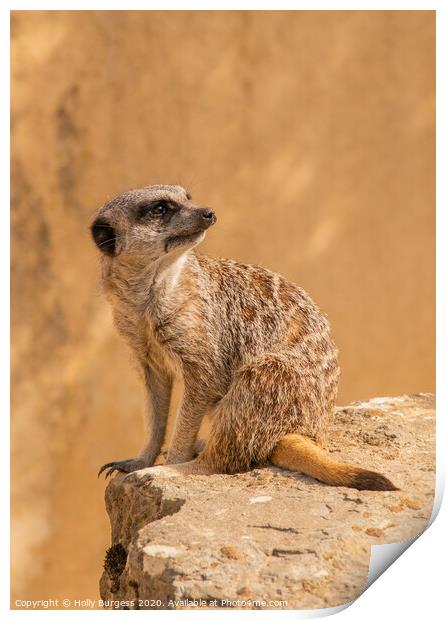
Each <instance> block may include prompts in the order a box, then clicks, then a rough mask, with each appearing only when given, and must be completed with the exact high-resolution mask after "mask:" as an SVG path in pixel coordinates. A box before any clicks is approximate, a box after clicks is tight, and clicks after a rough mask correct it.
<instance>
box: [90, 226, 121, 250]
mask: <svg viewBox="0 0 446 620" xmlns="http://www.w3.org/2000/svg"><path fill="white" fill-rule="evenodd" d="M91 234H92V236H93V239H94V242H95V243H96V245H97V246H98V248H99V249H100V250H101V252H104V254H107V255H108V256H115V255H116V241H117V240H118V237H117V234H116V230H115V228H114V227H113V226H112V225H111V224H109V223H108V222H107V221H106V220H104V219H102V218H98V219H97V220H96V221H94V222H93V224H92V225H91Z"/></svg>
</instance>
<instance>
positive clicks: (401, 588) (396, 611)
mask: <svg viewBox="0 0 446 620" xmlns="http://www.w3.org/2000/svg"><path fill="white" fill-rule="evenodd" d="M47 9H50V10H272V9H273V10H436V12H437V205H440V207H439V208H437V343H438V349H437V398H438V405H437V411H438V415H437V492H436V501H435V509H434V513H433V519H434V518H435V516H436V514H437V513H438V510H439V508H440V503H441V498H442V496H443V489H444V471H445V458H444V452H443V447H442V446H441V445H440V444H439V441H438V438H439V437H444V436H445V434H444V433H445V423H444V408H445V384H444V381H445V379H444V378H445V377H446V364H445V349H444V337H445V330H444V324H443V322H441V321H440V318H439V317H445V316H446V304H445V290H444V283H445V280H446V269H445V267H446V256H445V250H444V246H443V245H442V244H443V243H444V234H443V236H442V235H441V233H442V232H443V231H444V230H445V225H446V222H445V212H444V205H445V182H444V170H445V169H446V165H445V164H446V162H445V152H444V149H445V118H444V110H446V99H445V89H444V76H445V75H446V71H445V57H446V49H445V13H446V12H445V10H444V8H443V3H441V2H438V1H437V2H428V3H423V2H414V1H406V2H403V1H393V2H365V1H361V0H357V1H356V2H351V1H350V2H334V1H325V2H276V3H274V6H271V5H268V4H267V3H266V2H246V1H245V2H242V1H240V2H216V3H213V4H211V3H207V2H197V1H195V2H189V3H185V2H178V1H177V2H169V1H168V0H166V1H165V2H164V3H162V4H161V3H160V4H158V3H154V2H144V1H142V0H139V1H138V0H129V1H128V2H126V3H120V2H117V1H109V2H104V1H102V2H101V1H99V2H98V1H97V0H96V1H92V2H81V1H78V2H69V1H65V2H48V1H47V2H41V3H37V2H31V1H29V0H28V1H25V0H23V1H20V0H17V1H16V2H7V3H6V6H3V7H2V8H1V10H0V16H1V23H0V28H1V30H0V41H1V43H0V45H1V46H2V49H1V52H2V53H1V58H0V63H1V65H0V66H1V69H2V86H3V88H2V95H3V96H2V103H3V104H4V105H5V108H6V106H7V105H8V104H7V101H8V99H9V97H8V95H9V79H8V77H7V76H9V11H10V10H47ZM0 138H1V145H2V149H1V157H2V166H1V185H0V187H1V191H2V194H3V197H4V201H3V208H2V209H1V210H0V218H1V226H0V234H1V235H2V237H3V238H2V242H1V243H0V278H1V283H2V286H3V287H4V296H3V300H4V301H3V303H2V304H1V306H0V308H1V319H2V321H1V328H0V338H1V341H0V342H1V345H2V349H1V350H2V351H3V352H4V356H3V359H5V358H6V357H7V356H8V357H9V330H8V324H9V318H10V317H9V304H8V303H7V300H9V268H8V263H9V260H8V258H9V235H8V232H7V231H8V229H9V217H8V209H7V205H8V204H9V202H10V194H9V148H8V147H9V109H8V108H6V109H5V113H4V114H2V117H1V121H0ZM1 368H2V371H1V375H0V377H1V386H2V394H3V395H4V397H3V399H2V401H3V402H5V401H6V399H9V372H8V370H9V367H8V366H7V365H6V364H2V367H1ZM3 423H4V426H3V429H2V433H1V442H2V444H3V445H2V450H1V456H0V458H1V463H2V469H1V471H2V477H3V484H2V489H1V493H2V495H4V497H3V498H2V500H3V501H2V507H5V506H8V507H9V458H8V453H9V419H8V416H6V415H4V416H3ZM1 513H2V522H1V527H0V537H1V538H0V540H1V543H2V549H5V550H8V549H9V522H8V519H7V518H5V514H7V512H6V511H5V510H4V508H3V510H2V511H1ZM8 513H9V511H8ZM445 532H446V511H445V510H444V509H443V510H442V511H441V512H440V515H439V517H438V519H437V520H436V521H435V523H434V524H433V526H432V527H430V528H429V530H428V531H427V532H425V533H424V534H422V536H421V537H420V538H419V539H418V540H417V541H416V542H415V544H414V545H413V546H412V547H411V548H410V549H409V550H408V551H407V552H406V553H404V554H403V555H402V556H401V557H400V558H399V559H398V560H397V562H396V563H395V565H394V566H391V567H390V568H389V569H388V570H387V571H386V575H385V576H384V577H381V579H378V580H377V581H376V582H375V583H373V585H372V586H371V587H370V588H369V589H368V590H367V591H366V592H365V593H364V594H363V595H362V596H361V597H360V598H359V599H357V600H356V601H355V602H354V603H353V604H352V605H351V606H344V607H347V608H346V609H345V611H343V612H342V617H343V618H344V617H345V618H346V619H347V618H349V619H361V620H368V619H373V620H375V619H376V615H377V614H379V613H381V614H385V617H392V616H396V615H398V616H399V617H405V618H408V619H410V618H417V619H418V618H419V617H420V615H423V616H424V617H426V618H429V619H435V618H439V617H440V610H441V611H442V612H443V611H444V606H443V600H442V599H443V589H444V585H443V574H444V560H443V556H442V554H441V553H440V552H439V545H440V541H442V542H443V543H444V542H445V538H446V537H445ZM381 547H383V546H381ZM7 553H8V552H7ZM8 555H9V553H8ZM2 564H3V566H4V565H5V564H6V561H3V563H2ZM440 579H441V581H440ZM9 599H10V594H9V574H8V573H7V572H6V573H5V572H3V574H2V578H1V579H0V609H1V610H2V611H4V612H5V613H6V614H7V615H8V616H10V615H15V614H23V613H25V614H26V613H27V612H26V611H18V610H13V611H11V610H9ZM344 607H343V608H341V609H344ZM338 610H339V608H336V609H333V610H332V613H333V612H334V613H336V611H338ZM327 612H329V610H320V611H318V610H315V611H291V610H288V611H281V612H280V616H279V615H278V614H277V613H274V612H263V613H267V614H270V616H271V617H283V618H285V617H293V618H296V617H301V618H304V617H306V618H309V617H316V616H323V615H328V613H327ZM33 613H46V612H45V611H34V612H33ZM58 613H62V610H60V612H58V611H51V615H52V616H53V615H54V614H56V617H57V614H58ZM68 613H71V614H75V615H79V617H82V618H87V617H89V616H88V614H97V613H103V612H101V611H90V612H87V611H69V612H68ZM130 613H137V612H130ZM170 613H172V612H170V611H157V615H158V614H164V615H165V614H170ZM211 613H212V615H214V613H215V612H208V611H202V612H200V617H203V618H204V617H207V616H208V615H209V614H211ZM217 613H218V614H219V617H221V618H223V617H228V618H230V619H232V620H235V619H236V618H238V617H240V618H242V617H245V616H246V615H247V614H253V613H255V614H256V617H257V614H258V613H259V612H257V611H256V612H250V611H241V612H238V611H236V610H233V611H218V612H217ZM260 613H262V612H260ZM192 614H194V616H193V617H194V618H195V617H196V612H195V611H191V612H189V611H183V612H182V617H183V616H185V617H192Z"/></svg>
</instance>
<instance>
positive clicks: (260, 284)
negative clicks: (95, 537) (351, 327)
mask: <svg viewBox="0 0 446 620" xmlns="http://www.w3.org/2000/svg"><path fill="white" fill-rule="evenodd" d="M215 222H216V216H215V214H214V212H213V211H212V210H211V209H208V208H204V207H201V206H199V205H197V204H195V203H194V202H193V201H192V197H191V196H190V194H189V193H187V191H186V190H185V189H183V188H182V187H180V186H177V185H151V186H148V187H144V188H142V189H135V190H130V191H128V192H125V193H124V194H121V195H120V196H118V197H116V198H114V199H113V200H111V201H110V202H108V203H107V204H105V205H104V206H103V207H102V208H101V209H100V210H99V211H98V213H97V215H96V217H95V219H94V221H93V223H92V225H91V232H92V236H93V239H94V241H95V243H96V245H97V247H98V248H99V250H101V257H102V259H101V262H102V284H103V288H104V291H105V294H106V296H107V298H108V300H109V301H110V303H111V306H112V311H113V315H114V322H115V325H116V327H117V329H118V331H119V332H120V334H121V335H122V336H123V337H124V338H125V339H126V341H127V342H128V344H129V345H130V347H131V349H132V350H133V353H134V355H135V357H136V359H137V361H138V366H139V368H140V370H141V374H142V377H143V380H144V383H145V386H146V391H147V401H148V407H147V410H148V434H149V438H148V441H147V443H146V445H145V446H144V448H143V449H142V451H141V453H140V454H139V456H138V457H136V458H131V459H126V460H123V461H113V462H110V463H107V464H105V465H103V466H102V467H101V469H100V471H99V475H100V474H101V473H102V472H103V471H106V476H108V475H110V474H111V473H112V472H125V473H130V472H134V471H136V470H139V469H143V468H147V467H152V466H153V464H154V462H155V460H156V458H157V457H158V455H159V454H160V451H161V448H162V445H163V441H164V439H165V434H166V426H167V418H168V413H169V408H170V406H171V400H172V399H171V395H172V390H173V388H174V386H180V387H181V391H182V398H181V403H180V404H179V406H178V410H177V411H176V417H175V423H174V429H173V435H172V439H171V443H170V446H169V447H168V451H167V458H166V463H165V464H164V465H161V466H158V467H157V468H158V469H159V468H162V469H163V470H164V469H165V468H168V469H169V471H171V472H172V474H173V475H181V474H184V475H189V474H203V475H209V474H214V473H222V474H234V473H237V472H244V471H247V470H248V469H250V468H252V467H254V466H262V465H265V464H267V463H272V464H273V465H276V466H278V467H280V468H284V469H288V470H294V471H298V472H301V473H303V474H306V475H308V476H311V477H313V478H315V479H317V480H319V481H321V482H324V483H327V484H330V485H337V486H347V487H354V488H357V489H371V490H387V491H388V490H395V489H396V487H395V486H394V485H393V484H392V482H390V480H388V479H387V478H386V477H385V476H383V475H381V474H379V473H376V472H373V471H369V470H367V469H363V468H360V467H355V466H352V465H347V464H344V463H340V462H338V461H335V460H334V459H333V458H331V456H330V455H329V454H328V453H327V452H326V451H325V450H324V449H323V448H322V446H321V445H320V442H321V440H322V439H323V437H324V434H325V432H326V430H327V425H328V423H329V421H330V418H331V416H332V413H333V409H334V405H335V399H336V394H337V386H338V378H339V365H338V353H337V348H336V346H335V344H334V343H333V340H332V337H331V335H330V327H329V323H328V320H327V319H326V317H325V315H324V314H323V313H322V312H321V311H320V310H319V308H318V307H317V305H316V304H315V303H314V302H313V300H312V299H311V298H310V296H309V295H308V294H307V293H306V292H305V291H304V290H303V289H302V288H300V287H298V286H297V285H295V284H293V283H291V282H288V281H287V280H286V279H284V278H283V277H281V276H280V275H278V274H276V273H273V272H271V271H268V270H267V269H264V268H263V267H259V266H255V265H244V264H240V263H238V262H236V261H234V260H228V259H219V258H211V257H209V256H205V255H202V254H199V253H197V252H196V251H195V250H194V248H195V247H196V246H197V245H198V244H199V243H200V242H201V241H202V240H203V239H204V237H205V234H206V231H207V229H208V228H209V227H210V226H212V225H213V224H215ZM205 415H210V416H211V430H210V433H209V437H208V439H207V441H206V443H205V446H204V448H203V450H202V451H201V452H200V453H199V454H198V456H197V455H196V452H195V445H196V440H197V434H198V431H199V428H200V425H201V422H202V419H203V417H204V416H205Z"/></svg>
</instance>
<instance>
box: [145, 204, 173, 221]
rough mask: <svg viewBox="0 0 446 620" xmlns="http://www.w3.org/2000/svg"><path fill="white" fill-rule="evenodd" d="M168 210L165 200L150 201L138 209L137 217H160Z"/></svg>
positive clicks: (168, 206)
mask: <svg viewBox="0 0 446 620" xmlns="http://www.w3.org/2000/svg"><path fill="white" fill-rule="evenodd" d="M169 210H170V205H169V203H168V201H167V200H158V201H157V202H151V203H150V204H148V205H143V206H142V207H140V209H139V217H140V218H145V217H162V216H163V215H165V214H166V213H167V212H168V211H169Z"/></svg>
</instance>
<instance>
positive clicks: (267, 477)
mask: <svg viewBox="0 0 446 620" xmlns="http://www.w3.org/2000/svg"><path fill="white" fill-rule="evenodd" d="M434 407H435V400H434V396H433V395H431V394H415V395H411V396H401V397H394V398H374V399H372V400H369V401H365V402H356V403H353V404H351V405H349V406H347V407H342V408H338V409H337V410H336V414H335V416H334V420H333V424H332V429H331V433H330V439H329V441H328V443H327V448H328V449H329V451H330V452H331V453H334V454H337V453H339V454H338V456H339V459H342V460H346V461H349V462H351V463H355V464H358V465H361V466H364V467H370V468H375V469H377V470H378V471H380V472H383V473H385V474H387V475H388V476H389V477H390V479H391V480H392V481H393V482H394V483H395V484H396V485H397V486H398V487H400V490H399V491H396V492H384V493H379V492H372V491H357V490H355V489H347V488H341V487H337V488H336V487H329V486H326V485H324V484H321V483H319V482H317V481H315V480H313V479H310V478H308V477H306V476H303V475H300V474H297V473H291V472H286V471H283V470H280V469H278V468H274V467H265V468H262V469H256V470H253V471H250V472H248V473H246V474H239V475H235V476H220V475H218V476H209V477H205V476H193V477H188V478H183V477H172V476H169V475H167V474H156V475H151V474H150V469H146V470H142V471H141V472H138V473H135V474H130V475H128V476H124V475H118V476H116V477H115V478H114V479H113V480H112V481H111V482H110V484H109V485H108V487H107V490H106V504H107V511H108V514H109V517H110V521H111V526H112V545H111V547H110V548H109V549H108V551H107V554H106V559H105V563H104V573H103V575H102V578H101V583H100V590H101V597H102V598H103V599H104V600H105V601H107V603H108V604H109V605H110V606H123V607H130V608H139V609H141V608H168V609H169V608H184V607H192V606H193V605H200V606H205V607H213V606H216V607H218V608H221V607H231V606H233V607H236V608H239V607H240V606H243V607H245V608H260V609H265V608H267V609H271V608H288V609H308V608H322V607H332V606H336V605H341V604H343V603H346V602H348V601H350V600H352V599H354V598H356V597H357V596H358V595H359V594H360V593H361V592H362V590H363V588H364V586H365V583H366V580H367V575H368V568H369V558H370V550H371V545H373V544H384V543H393V542H400V541H403V540H407V539H410V538H413V537H415V536H417V535H418V534H420V533H421V532H422V530H423V529H424V528H425V527H426V525H427V522H428V520H429V517H430V514H431V510H432V505H433V498H434V488H435V413H434ZM231 601H232V603H231ZM265 606H266V607H265Z"/></svg>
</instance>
